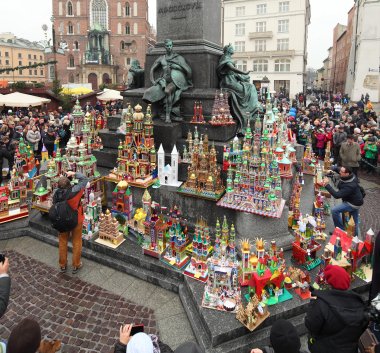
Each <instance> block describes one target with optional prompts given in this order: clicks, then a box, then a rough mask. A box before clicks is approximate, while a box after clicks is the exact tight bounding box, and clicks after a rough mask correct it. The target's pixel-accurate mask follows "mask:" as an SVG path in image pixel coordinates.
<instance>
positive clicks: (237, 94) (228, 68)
mask: <svg viewBox="0 0 380 353" xmlns="http://www.w3.org/2000/svg"><path fill="white" fill-rule="evenodd" d="M233 54H234V49H233V47H232V45H231V44H229V45H226V46H225V47H224V48H223V55H222V56H221V58H220V60H219V64H218V66H217V68H216V71H217V74H218V77H219V81H220V88H222V89H224V90H226V91H227V92H229V93H230V95H231V108H232V112H233V115H234V116H235V117H236V118H237V119H238V120H239V122H240V126H241V129H243V128H245V127H247V123H248V122H247V120H248V119H252V118H253V117H254V115H255V114H256V113H257V112H258V111H259V109H260V105H259V102H258V99H257V92H256V87H255V86H254V85H253V84H251V83H250V82H249V71H248V72H244V71H241V70H239V69H238V68H236V67H235V63H234V60H233V59H232V55H233Z"/></svg>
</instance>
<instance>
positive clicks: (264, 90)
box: [261, 76, 270, 97]
mask: <svg viewBox="0 0 380 353" xmlns="http://www.w3.org/2000/svg"><path fill="white" fill-rule="evenodd" d="M269 83H270V80H269V78H268V77H266V76H264V77H263V78H262V79H261V96H264V97H265V96H266V94H267V91H268V89H269Z"/></svg>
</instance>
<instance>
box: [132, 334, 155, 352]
mask: <svg viewBox="0 0 380 353" xmlns="http://www.w3.org/2000/svg"><path fill="white" fill-rule="evenodd" d="M127 353H153V343H152V340H151V338H150V337H149V336H148V335H147V334H146V333H144V332H139V333H136V334H135V335H133V336H132V338H131V340H130V341H129V342H128V344H127Z"/></svg>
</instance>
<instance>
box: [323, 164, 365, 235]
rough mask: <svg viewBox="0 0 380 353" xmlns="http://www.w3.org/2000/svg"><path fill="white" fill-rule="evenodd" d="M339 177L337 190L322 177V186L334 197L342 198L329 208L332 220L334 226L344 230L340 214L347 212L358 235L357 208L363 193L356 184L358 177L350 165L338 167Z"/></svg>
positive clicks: (361, 202) (361, 200)
mask: <svg viewBox="0 0 380 353" xmlns="http://www.w3.org/2000/svg"><path fill="white" fill-rule="evenodd" d="M338 170H339V177H340V179H339V180H338V182H337V188H338V191H336V190H334V188H333V187H332V186H331V185H329V182H330V180H329V179H328V178H325V179H323V182H322V184H321V185H322V186H324V187H326V190H327V191H328V192H329V193H330V194H331V195H332V196H333V197H334V198H335V199H342V203H341V204H339V205H337V206H334V207H333V208H332V209H331V215H332V218H333V221H334V226H335V227H338V228H340V229H342V230H344V226H343V221H342V214H343V213H344V212H349V213H350V215H351V216H352V217H353V219H354V221H355V235H358V229H359V226H358V225H359V208H360V206H362V205H363V202H364V199H363V194H362V192H361V190H360V186H359V184H358V179H357V177H356V176H355V174H354V173H353V171H352V168H350V167H340V168H338Z"/></svg>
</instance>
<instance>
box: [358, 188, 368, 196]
mask: <svg viewBox="0 0 380 353" xmlns="http://www.w3.org/2000/svg"><path fill="white" fill-rule="evenodd" d="M359 189H360V192H361V193H362V197H363V199H364V198H365V195H367V194H366V192H365V190H364V188H363V186H361V185H359Z"/></svg>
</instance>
